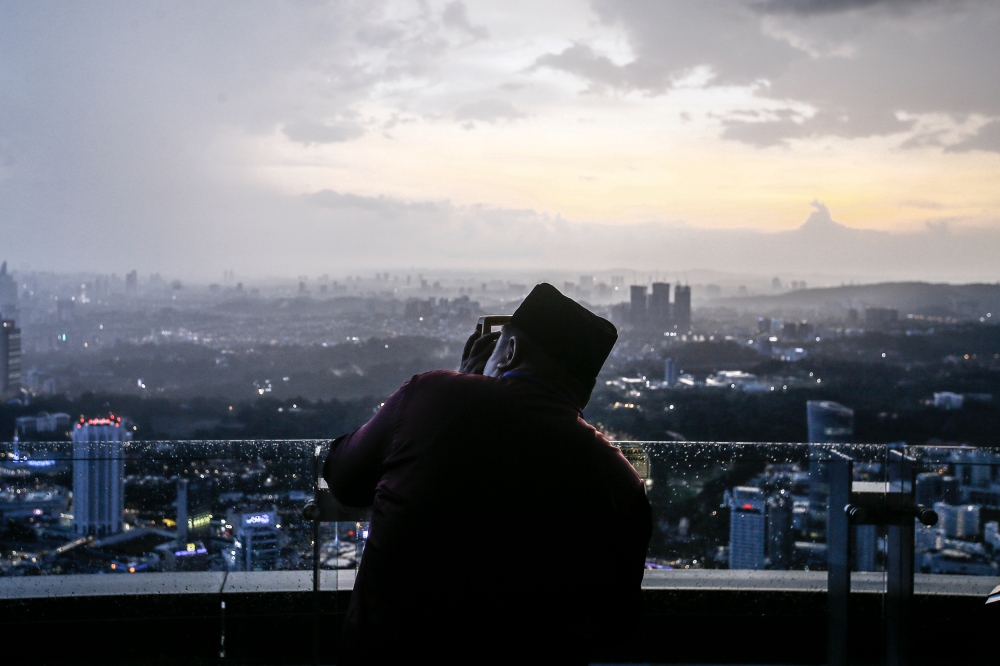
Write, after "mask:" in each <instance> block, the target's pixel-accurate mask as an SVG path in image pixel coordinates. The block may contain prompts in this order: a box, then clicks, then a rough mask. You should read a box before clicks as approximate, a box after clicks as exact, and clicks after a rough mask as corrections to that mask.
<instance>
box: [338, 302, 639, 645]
mask: <svg viewBox="0 0 1000 666" xmlns="http://www.w3.org/2000/svg"><path fill="white" fill-rule="evenodd" d="M617 338H618V334H617V331H616V329H615V327H614V326H613V325H612V324H611V323H610V322H608V321H606V320H604V319H602V318H600V317H597V316H596V315H594V314H592V313H591V312H589V311H587V310H586V309H585V308H583V307H581V306H580V305H578V304H577V303H575V302H574V301H572V300H570V299H569V298H566V297H565V296H563V295H562V294H560V293H559V292H558V291H557V290H556V289H555V288H554V287H552V286H551V285H548V284H540V285H538V286H536V287H535V289H534V290H532V292H531V294H529V295H528V297H527V298H526V299H525V300H524V302H523V303H522V304H521V306H520V307H519V308H518V309H517V311H516V312H515V313H514V315H513V318H512V320H511V322H510V324H508V325H507V326H505V327H504V328H503V330H502V332H500V333H494V334H490V335H486V336H482V335H480V331H479V330H478V329H477V331H476V333H474V334H473V335H472V337H470V338H469V342H468V343H467V344H466V348H465V352H464V353H463V359H462V372H451V371H436V372H428V373H425V374H422V375H417V376H415V377H413V378H412V379H411V380H410V381H408V382H407V383H406V384H404V385H403V386H402V388H400V389H399V390H398V391H396V393H394V394H393V395H392V396H391V397H390V398H389V399H388V400H387V401H386V403H385V405H384V406H383V407H382V408H381V409H380V410H379V412H378V413H377V414H376V415H375V417H374V418H372V420H371V421H369V422H368V423H367V424H365V425H364V426H363V427H361V428H360V429H358V430H356V431H355V432H353V433H352V434H350V435H347V436H345V437H342V438H340V439H338V440H337V441H335V442H334V443H333V446H332V448H331V451H330V455H329V457H328V458H327V461H326V466H325V468H324V477H325V478H326V480H327V482H328V483H329V485H330V489H331V490H332V491H333V494H334V495H335V496H336V497H337V499H338V500H339V501H340V502H342V503H343V504H347V505H350V506H369V505H373V504H374V510H373V513H372V521H371V526H370V532H369V536H368V541H367V544H366V546H365V551H364V556H363V557H362V559H361V567H360V570H359V572H358V577H357V581H356V583H355V586H354V592H353V594H352V595H351V603H350V607H349V609H348V611H347V618H346V620H345V626H344V634H343V645H342V649H341V661H340V663H388V662H403V661H407V662H409V661H415V660H418V659H420V660H429V661H431V662H432V663H433V662H458V661H463V662H468V663H481V662H510V663H515V662H518V663H520V662H526V661H532V662H533V661H539V662H552V663H586V661H587V659H588V657H589V656H590V655H591V654H593V651H594V650H595V649H599V648H601V647H603V646H606V645H608V644H609V643H613V642H614V641H616V640H620V637H621V636H622V635H623V634H624V631H625V630H626V629H628V628H629V627H630V625H632V623H633V622H634V620H635V619H636V618H637V616H638V614H639V605H640V601H641V599H640V584H641V581H642V573H643V565H644V558H645V554H646V547H647V544H648V542H649V536H650V530H651V526H650V524H651V523H650V509H649V503H648V502H647V500H646V496H645V492H644V488H643V484H642V481H641V480H640V479H639V478H638V476H637V475H636V473H635V471H634V470H633V469H632V468H631V466H630V465H629V463H628V462H627V461H626V460H625V458H624V457H623V456H622V454H621V453H620V452H619V451H618V450H617V449H616V448H615V447H613V446H611V445H610V444H609V443H608V442H607V440H605V438H604V437H603V436H602V435H601V434H600V433H598V432H597V431H596V430H595V429H594V428H592V427H591V426H590V425H588V424H587V423H586V422H585V421H584V420H583V417H582V413H581V410H582V409H583V407H584V406H586V404H587V402H588V401H589V399H590V394H591V391H592V390H593V388H594V384H595V380H596V377H597V374H598V372H599V371H600V369H601V366H602V365H603V364H604V361H605V360H606V359H607V356H608V354H609V353H610V352H611V348H612V347H613V346H614V344H615V341H616V340H617Z"/></svg>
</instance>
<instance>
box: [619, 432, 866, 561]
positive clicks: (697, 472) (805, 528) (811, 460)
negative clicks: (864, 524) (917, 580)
mask: <svg viewBox="0 0 1000 666" xmlns="http://www.w3.org/2000/svg"><path fill="white" fill-rule="evenodd" d="M618 446H619V447H620V448H621V449H622V450H623V452H624V453H625V455H626V457H627V458H629V459H630V460H640V459H641V458H643V456H644V458H645V459H644V460H642V461H641V462H640V463H639V464H638V465H637V470H639V472H640V475H642V476H644V477H645V481H646V485H647V496H648V498H649V500H650V504H651V506H652V510H653V536H652V539H651V541H650V547H649V553H648V557H647V567H648V568H649V569H650V570H654V571H655V570H659V571H678V570H686V571H691V570H704V569H716V570H720V569H729V570H742V571H771V572H782V571H784V572H788V571H802V572H809V571H811V572H823V571H825V570H826V568H827V503H828V494H829V479H828V466H829V461H830V459H831V457H832V456H835V455H846V456H848V457H849V458H850V459H851V460H852V461H853V480H854V481H855V482H856V483H858V482H860V483H865V482H869V483H878V482H884V481H885V464H884V458H885V447H883V446H878V445H846V444H845V445H810V444H796V443H790V444H784V443H699V442H619V443H618ZM867 532H872V534H868V533H867ZM882 536H884V535H881V534H879V533H876V531H875V530H871V529H865V530H862V534H861V535H860V537H856V539H855V542H856V545H857V548H856V552H855V553H854V558H855V562H854V563H853V565H852V568H853V569H854V570H856V571H876V572H877V571H881V570H882V558H881V557H880V555H879V553H880V547H882V548H884V544H882V545H881V546H880V537H882ZM883 540H884V539H883ZM761 576H764V575H763V574H762V575H760V576H758V578H761ZM764 577H766V576H764ZM771 578H774V576H773V575H772V576H771ZM800 578H801V577H800ZM734 580H736V579H734ZM747 580H750V579H749V578H748V579H747ZM803 580H805V579H803Z"/></svg>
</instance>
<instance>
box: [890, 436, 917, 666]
mask: <svg viewBox="0 0 1000 666" xmlns="http://www.w3.org/2000/svg"><path fill="white" fill-rule="evenodd" d="M913 463H914V460H913V459H912V458H908V457H906V456H905V455H903V454H902V453H901V452H899V451H889V459H888V472H889V490H890V493H889V497H890V498H892V499H891V501H892V502H893V503H895V504H899V506H893V507H890V510H892V509H896V510H898V511H899V512H902V511H903V509H904V507H903V505H902V503H903V502H904V501H905V499H906V498H908V497H910V496H912V494H913V492H914V488H913ZM888 536H889V539H888V548H887V553H886V557H887V562H886V569H887V575H886V583H887V589H886V603H885V639H886V645H885V656H886V664H887V665H888V666H909V663H910V649H909V648H910V609H911V606H912V601H913V518H909V519H905V520H900V521H897V522H896V524H890V525H889V535H888Z"/></svg>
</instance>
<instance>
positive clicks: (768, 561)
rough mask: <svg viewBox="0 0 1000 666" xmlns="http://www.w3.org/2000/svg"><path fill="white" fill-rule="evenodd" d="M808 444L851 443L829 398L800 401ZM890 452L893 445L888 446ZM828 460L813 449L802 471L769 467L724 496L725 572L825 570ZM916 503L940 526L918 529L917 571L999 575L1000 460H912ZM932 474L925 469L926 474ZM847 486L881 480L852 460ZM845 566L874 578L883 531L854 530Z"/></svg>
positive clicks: (957, 455)
mask: <svg viewBox="0 0 1000 666" xmlns="http://www.w3.org/2000/svg"><path fill="white" fill-rule="evenodd" d="M807 418H808V425H809V441H810V443H814V444H829V443H847V442H851V441H852V439H853V434H854V412H853V411H852V410H851V409H850V408H848V407H845V406H843V405H840V404H838V403H835V402H830V401H809V403H808V404H807ZM889 446H890V447H891V446H892V445H889ZM825 458H826V454H825V453H824V452H823V450H821V449H820V448H819V447H816V448H812V449H810V451H809V454H808V462H807V463H804V464H771V465H768V466H767V468H766V469H765V471H764V472H763V473H761V474H760V475H758V476H756V477H754V478H753V479H751V480H750V481H748V482H747V483H745V484H743V485H740V486H737V487H735V488H732V489H731V490H729V491H726V493H725V495H724V499H723V502H724V504H725V506H727V507H728V508H729V509H730V514H729V546H728V549H727V553H726V558H727V559H728V564H729V568H731V569H801V568H825V566H826V543H825V540H826V519H827V515H826V513H827V493H828V489H829V481H828V478H827V472H826V463H825ZM917 464H918V465H919V466H921V468H923V469H925V470H926V471H922V472H921V473H919V474H917V475H916V478H915V483H914V492H915V499H916V502H917V504H919V505H922V506H926V507H933V509H934V511H935V512H936V513H937V515H938V517H939V520H938V523H937V524H936V525H934V526H932V527H928V526H925V525H922V524H919V523H917V524H916V533H915V564H914V566H915V567H917V568H918V570H919V571H921V572H924V573H934V574H965V575H980V576H996V575H997V574H998V573H1000V455H997V454H995V453H993V452H990V451H985V450H982V449H972V448H943V449H941V450H930V451H928V455H927V459H926V460H921V461H918V463H917ZM928 468H930V469H928ZM853 470H854V476H853V481H854V483H858V482H862V483H864V482H869V483H871V482H880V483H884V482H885V472H886V470H885V466H884V464H883V463H882V462H879V461H875V462H872V461H867V462H855V463H854V464H853ZM851 529H852V530H853V531H854V532H853V541H854V552H853V555H852V557H853V561H852V566H853V568H854V570H856V571H877V570H880V567H881V566H883V563H884V558H885V548H886V544H885V539H884V536H883V532H884V529H883V530H882V531H880V530H879V527H878V526H876V525H855V526H852V528H851Z"/></svg>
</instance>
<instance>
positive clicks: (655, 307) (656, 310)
mask: <svg viewBox="0 0 1000 666" xmlns="http://www.w3.org/2000/svg"><path fill="white" fill-rule="evenodd" d="M648 316H649V324H650V326H655V327H657V328H661V329H666V328H667V325H668V324H669V323H670V284H669V283H667V282H654V283H653V293H651V294H650V295H649V312H648Z"/></svg>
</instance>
